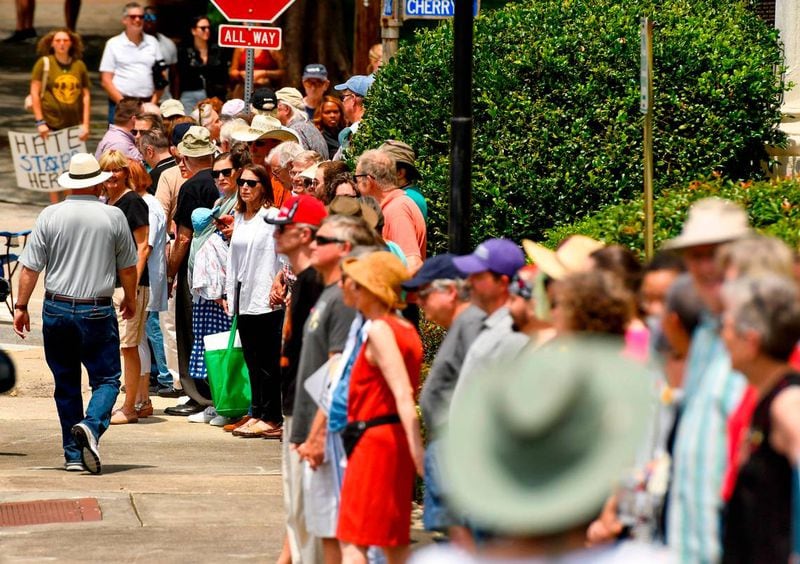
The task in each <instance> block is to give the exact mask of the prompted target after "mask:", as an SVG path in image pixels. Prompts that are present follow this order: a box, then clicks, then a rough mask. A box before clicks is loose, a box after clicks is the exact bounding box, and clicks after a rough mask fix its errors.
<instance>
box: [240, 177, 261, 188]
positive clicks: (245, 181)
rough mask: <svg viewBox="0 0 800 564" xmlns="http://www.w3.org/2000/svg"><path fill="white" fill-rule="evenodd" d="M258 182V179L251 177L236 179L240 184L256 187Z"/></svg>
mask: <svg viewBox="0 0 800 564" xmlns="http://www.w3.org/2000/svg"><path fill="white" fill-rule="evenodd" d="M258 182H259V181H258V180H250V179H244V178H237V179H236V184H238V185H239V186H244V185H245V184H246V185H247V186H249V187H250V188H255V187H256V186H257V185H258Z"/></svg>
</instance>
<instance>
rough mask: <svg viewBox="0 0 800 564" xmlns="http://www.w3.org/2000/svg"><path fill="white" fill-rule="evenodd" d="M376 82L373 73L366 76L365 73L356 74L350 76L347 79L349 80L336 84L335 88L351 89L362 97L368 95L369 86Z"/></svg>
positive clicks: (340, 89)
mask: <svg viewBox="0 0 800 564" xmlns="http://www.w3.org/2000/svg"><path fill="white" fill-rule="evenodd" d="M373 82H375V77H374V76H372V75H369V76H365V75H363V74H354V75H353V76H351V77H350V78H348V79H347V82H345V83H344V84H337V85H336V86H334V87H333V88H334V90H339V91H340V92H341V91H342V90H349V91H350V92H352V93H353V94H358V95H359V96H361V97H362V98H363V97H364V96H366V95H367V90H369V87H370V86H372V83H373Z"/></svg>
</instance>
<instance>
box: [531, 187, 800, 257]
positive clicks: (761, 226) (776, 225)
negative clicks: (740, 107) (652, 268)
mask: <svg viewBox="0 0 800 564" xmlns="http://www.w3.org/2000/svg"><path fill="white" fill-rule="evenodd" d="M710 196H716V197H719V198H727V199H729V200H733V201H734V202H738V203H739V204H741V205H742V206H743V207H744V208H745V209H746V210H747V213H748V215H749V217H750V224H751V225H752V226H753V227H755V228H756V229H757V230H758V231H760V232H762V233H765V234H768V235H774V236H776V237H779V238H781V239H783V240H784V241H785V242H786V243H787V244H788V245H790V246H791V247H792V248H794V249H797V248H798V247H799V246H800V180H776V181H759V182H732V181H730V180H723V179H721V178H718V177H711V178H707V179H703V180H698V181H695V182H692V183H691V184H689V187H688V189H687V188H675V189H672V190H667V191H664V192H663V193H662V194H661V195H660V197H658V198H656V200H655V202H654V204H653V208H654V210H653V211H654V214H653V215H654V218H655V220H654V229H653V235H654V239H655V244H656V248H658V246H659V245H660V244H661V243H662V242H663V241H665V240H667V239H671V238H672V237H675V236H676V235H678V233H680V230H681V226H682V225H683V222H684V220H685V218H686V212H687V210H688V209H689V206H690V205H691V203H692V202H694V201H695V200H698V199H700V198H707V197H710ZM574 233H580V234H583V235H588V236H589V237H594V238H595V239H599V240H601V241H604V242H606V243H620V244H622V245H626V246H628V247H630V248H631V249H633V250H635V251H638V252H639V253H643V251H644V204H643V203H642V200H641V199H637V200H633V201H630V202H626V203H624V204H619V205H614V206H609V207H607V208H605V209H603V210H601V211H600V212H598V213H596V214H594V215H591V216H589V217H587V218H586V219H584V220H582V221H579V222H577V223H575V224H573V225H565V226H562V227H558V228H555V229H550V230H548V231H547V233H546V235H545V238H544V240H543V241H542V244H544V245H545V246H548V247H550V248H555V247H556V245H557V244H558V243H559V242H560V241H561V240H563V239H564V238H565V237H567V236H568V235H571V234H574Z"/></svg>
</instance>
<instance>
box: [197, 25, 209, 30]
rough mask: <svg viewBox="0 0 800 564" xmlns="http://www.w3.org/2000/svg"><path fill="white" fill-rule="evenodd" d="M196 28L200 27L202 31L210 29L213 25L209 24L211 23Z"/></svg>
mask: <svg viewBox="0 0 800 564" xmlns="http://www.w3.org/2000/svg"><path fill="white" fill-rule="evenodd" d="M195 29H199V30H200V31H208V30H209V29H211V26H209V25H198V26H197V27H196V28H195Z"/></svg>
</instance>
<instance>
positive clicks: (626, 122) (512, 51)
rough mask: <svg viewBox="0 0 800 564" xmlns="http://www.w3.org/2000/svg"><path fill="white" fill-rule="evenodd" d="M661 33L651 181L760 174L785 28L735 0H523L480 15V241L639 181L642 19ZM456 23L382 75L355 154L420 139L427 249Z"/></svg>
mask: <svg viewBox="0 0 800 564" xmlns="http://www.w3.org/2000/svg"><path fill="white" fill-rule="evenodd" d="M642 15H649V16H651V17H652V18H653V19H654V20H655V21H656V22H657V27H656V31H655V34H654V69H655V78H654V91H655V95H654V107H655V132H654V147H655V183H656V190H660V189H664V188H666V187H669V186H674V185H678V184H686V183H688V182H689V181H690V180H692V179H694V178H697V177H698V176H700V175H706V174H710V173H711V172H712V171H721V172H722V173H724V174H725V175H726V176H729V177H732V178H751V177H754V176H758V175H759V174H760V168H759V161H760V160H761V159H762V158H765V156H766V155H765V152H764V149H763V146H764V143H773V144H780V143H781V139H780V138H779V137H778V136H779V135H780V134H779V133H777V132H776V130H775V129H774V127H773V126H774V125H775V124H777V123H778V121H779V119H780V115H779V111H778V108H779V103H780V98H781V95H782V91H783V84H782V83H781V81H780V79H779V78H777V77H776V73H775V72H774V71H775V69H779V68H780V65H781V62H782V57H781V52H780V49H779V47H778V44H777V32H776V31H775V30H772V29H769V28H768V27H767V26H766V25H765V24H764V23H763V22H762V21H761V20H759V19H758V18H757V17H756V16H754V15H753V13H752V12H751V11H750V10H748V9H747V8H746V7H745V5H744V4H743V3H742V2H737V1H735V0H734V1H731V0H692V1H691V2H687V1H686V0H661V1H658V2H655V1H649V0H521V1H519V2H514V3H511V4H508V5H507V6H506V7H505V8H503V9H501V10H497V11H492V12H489V13H487V14H485V15H483V16H480V17H478V18H477V19H476V22H475V47H474V90H473V101H474V159H473V190H474V192H473V214H472V216H473V225H472V237H473V240H474V241H478V240H482V239H484V238H486V237H489V236H498V235H504V236H509V237H512V238H514V239H517V240H518V239H520V238H522V237H530V238H533V239H538V238H541V236H542V234H543V233H544V230H545V229H548V228H551V227H553V226H557V225H560V224H565V223H569V222H572V221H574V220H575V218H576V217H582V216H585V215H586V214H587V213H589V212H591V211H594V210H597V209H600V208H602V207H603V206H605V205H608V204H613V203H617V202H620V201H624V200H626V199H629V198H632V197H634V196H635V195H636V194H638V193H640V192H641V190H642V165H641V160H642V158H641V154H642V142H641V137H642V122H643V119H642V116H641V114H640V112H639V60H640V59H639V18H640V16H642ZM452 36H453V29H452V24H451V23H449V22H446V23H443V24H442V25H440V26H439V27H438V28H436V29H434V30H432V31H426V32H420V33H419V34H417V36H416V38H415V40H414V41H413V42H411V43H409V44H406V45H404V46H403V47H402V48H401V49H400V50H399V52H398V54H397V56H396V57H395V58H394V59H393V60H392V61H391V62H390V63H389V64H388V65H386V66H384V67H382V69H381V70H380V71H379V72H378V73H377V75H376V81H375V84H374V85H373V87H372V89H371V91H370V94H369V96H368V97H367V99H366V107H367V113H366V116H365V118H364V121H363V122H362V124H361V129H360V130H359V134H358V135H356V136H355V140H354V146H353V152H352V154H358V153H360V152H361V151H363V150H365V149H367V148H374V147H377V146H378V145H380V144H381V143H382V142H383V141H384V140H385V139H388V138H396V139H401V140H403V141H405V142H407V143H409V144H410V145H411V146H412V147H414V148H415V150H416V151H417V154H418V165H419V166H418V168H419V169H420V172H421V173H422V176H423V178H424V181H423V182H422V183H421V186H422V189H423V192H424V193H425V195H426V196H427V198H428V200H429V202H430V206H429V209H430V221H429V241H430V251H431V252H438V251H441V250H442V249H443V248H444V247H445V245H446V233H447V209H448V199H449V142H450V138H449V123H450V118H451V112H452V42H453V38H452Z"/></svg>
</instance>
